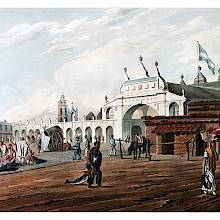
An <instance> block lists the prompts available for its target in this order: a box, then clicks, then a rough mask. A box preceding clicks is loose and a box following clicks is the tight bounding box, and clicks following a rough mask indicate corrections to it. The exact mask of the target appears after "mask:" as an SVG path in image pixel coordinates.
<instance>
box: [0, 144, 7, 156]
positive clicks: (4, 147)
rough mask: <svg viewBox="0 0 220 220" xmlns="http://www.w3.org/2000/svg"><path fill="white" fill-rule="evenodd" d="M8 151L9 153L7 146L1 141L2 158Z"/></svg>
mask: <svg viewBox="0 0 220 220" xmlns="http://www.w3.org/2000/svg"><path fill="white" fill-rule="evenodd" d="M6 151H7V147H6V145H5V144H4V142H3V141H0V154H1V155H0V156H1V157H4V156H5V154H6Z"/></svg>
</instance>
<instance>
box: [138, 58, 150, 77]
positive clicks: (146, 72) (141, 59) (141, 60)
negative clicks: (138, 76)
mask: <svg viewBox="0 0 220 220" xmlns="http://www.w3.org/2000/svg"><path fill="white" fill-rule="evenodd" d="M139 60H140V63H141V65H142V67H143V69H144V71H145V74H146V76H147V77H149V74H148V71H147V69H146V67H145V66H144V64H143V57H142V56H141V55H140V57H139Z"/></svg>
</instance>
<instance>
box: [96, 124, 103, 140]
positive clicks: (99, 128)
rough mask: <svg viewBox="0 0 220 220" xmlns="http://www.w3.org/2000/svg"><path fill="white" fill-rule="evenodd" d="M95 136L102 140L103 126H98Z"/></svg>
mask: <svg viewBox="0 0 220 220" xmlns="http://www.w3.org/2000/svg"><path fill="white" fill-rule="evenodd" d="M95 137H96V138H98V139H99V138H100V140H101V138H102V128H101V127H100V126H98V127H97V128H96V129H95Z"/></svg>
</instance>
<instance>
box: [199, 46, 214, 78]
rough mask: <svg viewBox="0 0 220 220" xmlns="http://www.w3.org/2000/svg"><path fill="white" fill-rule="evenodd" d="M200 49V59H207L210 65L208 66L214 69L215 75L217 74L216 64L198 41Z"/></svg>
mask: <svg viewBox="0 0 220 220" xmlns="http://www.w3.org/2000/svg"><path fill="white" fill-rule="evenodd" d="M198 51H199V61H205V62H206V63H207V65H208V68H209V69H210V70H211V71H212V73H213V75H214V74H215V64H214V63H213V62H212V60H211V59H210V58H209V56H208V53H207V52H206V50H205V49H204V48H203V47H202V46H201V45H200V43H199V42H198Z"/></svg>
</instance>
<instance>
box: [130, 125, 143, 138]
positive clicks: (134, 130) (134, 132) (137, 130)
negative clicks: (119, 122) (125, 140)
mask: <svg viewBox="0 0 220 220" xmlns="http://www.w3.org/2000/svg"><path fill="white" fill-rule="evenodd" d="M135 135H142V130H141V127H140V126H138V125H135V126H132V128H131V138H132V140H133V138H134V136H135Z"/></svg>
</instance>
